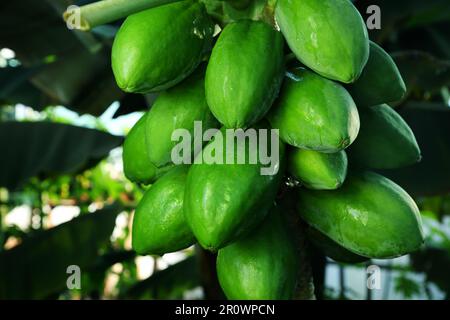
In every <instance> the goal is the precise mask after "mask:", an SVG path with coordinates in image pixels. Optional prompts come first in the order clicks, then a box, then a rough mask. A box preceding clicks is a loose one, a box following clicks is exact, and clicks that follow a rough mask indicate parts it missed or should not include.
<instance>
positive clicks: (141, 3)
mask: <svg viewBox="0 0 450 320" xmlns="http://www.w3.org/2000/svg"><path fill="white" fill-rule="evenodd" d="M178 1H181V0H132V1H130V0H101V1H97V2H94V3H90V4H87V5H84V6H81V7H79V6H75V5H73V6H69V7H68V8H67V10H66V11H65V12H64V14H63V18H64V21H65V22H66V23H67V27H68V28H69V29H77V30H82V31H89V30H90V29H92V28H94V27H96V26H99V25H102V24H106V23H110V22H113V21H116V20H119V19H122V18H125V17H127V16H129V15H131V14H133V13H136V12H139V11H142V10H146V9H150V8H153V7H158V6H161V5H164V4H168V3H172V2H178Z"/></svg>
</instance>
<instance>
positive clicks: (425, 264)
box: [411, 248, 450, 297]
mask: <svg viewBox="0 0 450 320" xmlns="http://www.w3.org/2000/svg"><path fill="white" fill-rule="evenodd" d="M411 264H412V268H413V269H414V270H416V271H418V272H424V273H425V274H426V277H427V281H430V282H433V283H435V284H436V285H437V286H438V287H439V289H441V290H443V291H444V292H446V294H447V297H450V281H448V270H449V266H450V252H449V250H445V249H439V248H426V249H424V250H421V251H418V252H415V253H413V254H412V255H411Z"/></svg>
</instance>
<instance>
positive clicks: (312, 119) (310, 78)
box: [268, 68, 359, 153]
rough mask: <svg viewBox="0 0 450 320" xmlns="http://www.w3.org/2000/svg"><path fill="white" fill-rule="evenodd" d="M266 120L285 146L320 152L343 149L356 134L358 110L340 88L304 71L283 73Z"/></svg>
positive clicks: (357, 129)
mask: <svg viewBox="0 0 450 320" xmlns="http://www.w3.org/2000/svg"><path fill="white" fill-rule="evenodd" d="M268 119H269V121H270V124H271V125H272V127H273V128H276V129H279V130H280V132H279V133H280V138H281V139H282V140H283V141H284V142H286V143H287V144H290V145H292V146H294V147H298V148H302V149H308V150H315V151H321V152H330V153H332V152H338V151H340V150H343V149H345V148H346V147H347V146H349V145H350V144H351V143H352V142H353V141H354V140H355V138H356V136H357V135H358V131H359V116H358V110H357V109H356V106H355V103H354V102H353V99H352V97H351V96H350V94H349V93H348V92H347V91H346V90H345V89H344V87H342V86H341V85H340V84H338V83H336V82H333V81H331V80H328V79H325V78H322V77H321V76H319V75H317V74H315V73H313V72H311V71H308V70H306V69H304V68H295V69H293V70H292V71H291V72H288V73H287V78H286V79H285V81H284V83H283V86H282V89H281V92H280V96H279V97H278V100H277V104H276V106H275V107H274V108H272V110H271V111H270V113H269V115H268Z"/></svg>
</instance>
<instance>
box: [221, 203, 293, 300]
mask: <svg viewBox="0 0 450 320" xmlns="http://www.w3.org/2000/svg"><path fill="white" fill-rule="evenodd" d="M298 256H299V254H298V252H297V249H296V248H295V245H294V239H293V237H292V236H291V235H290V230H289V229H288V227H287V225H286V222H285V221H284V219H283V216H282V213H281V212H279V210H274V209H272V212H271V213H270V214H269V215H268V217H267V218H266V219H265V221H264V222H263V223H262V224H261V225H259V226H258V227H256V229H255V230H254V231H253V232H252V233H251V234H250V235H248V236H247V237H245V238H243V239H241V240H238V241H236V242H234V243H232V244H231V245H229V246H227V247H225V248H223V249H220V250H219V253H218V256H217V276H218V278H219V282H220V285H221V287H222V289H223V291H224V292H225V295H226V296H227V298H228V299H238V300H286V299H290V298H292V296H293V293H294V291H295V288H296V285H297V274H298V269H299V261H298Z"/></svg>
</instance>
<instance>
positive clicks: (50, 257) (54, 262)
mask: <svg viewBox="0 0 450 320" xmlns="http://www.w3.org/2000/svg"><path fill="white" fill-rule="evenodd" d="M118 212H119V207H117V206H113V207H108V208H105V209H103V210H101V211H97V212H94V213H91V214H85V215H82V216H81V217H79V218H75V219H73V220H71V221H69V222H66V223H64V224H61V225H59V226H57V227H55V228H52V229H49V230H46V231H42V232H40V233H38V234H36V235H35V236H33V237H31V238H28V239H26V240H25V241H24V242H23V243H22V244H20V245H18V246H17V247H14V248H12V249H10V250H6V251H2V252H1V253H0V299H44V298H47V297H48V296H50V295H52V294H55V293H58V292H61V291H62V290H64V289H66V288H67V287H66V281H67V278H68V277H69V276H70V275H71V274H67V267H68V266H70V265H77V266H79V267H80V269H81V273H83V272H84V271H87V270H88V269H89V267H90V266H91V265H92V264H93V263H94V262H95V261H96V258H97V256H98V253H99V252H98V251H99V248H100V247H101V246H102V245H103V244H105V243H107V241H108V240H109V236H110V235H111V232H112V230H113V228H114V225H115V218H116V215H117V214H118Z"/></svg>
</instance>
